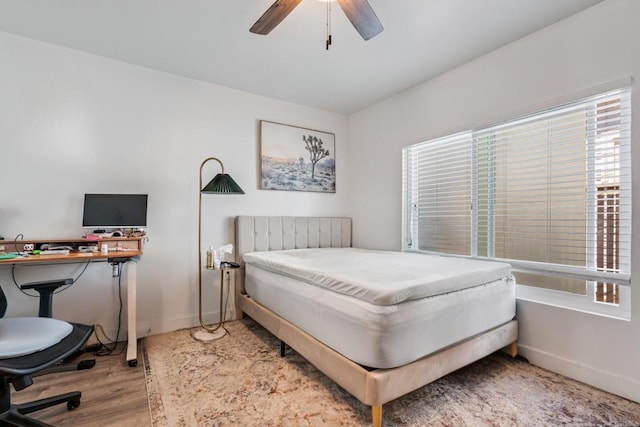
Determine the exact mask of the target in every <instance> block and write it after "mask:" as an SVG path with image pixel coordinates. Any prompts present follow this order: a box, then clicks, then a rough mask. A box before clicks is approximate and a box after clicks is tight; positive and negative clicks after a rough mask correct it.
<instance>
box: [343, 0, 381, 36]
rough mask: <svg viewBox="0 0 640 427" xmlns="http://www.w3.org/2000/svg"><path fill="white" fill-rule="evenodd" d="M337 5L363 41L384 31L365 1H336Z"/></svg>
mask: <svg viewBox="0 0 640 427" xmlns="http://www.w3.org/2000/svg"><path fill="white" fill-rule="evenodd" d="M338 4H340V7H341V8H342V10H343V11H344V13H345V15H347V18H349V21H351V23H352V24H353V26H354V27H355V28H356V30H357V31H358V32H359V33H360V35H361V36H362V38H363V39H365V40H369V39H370V38H372V37H375V36H377V35H378V34H380V33H381V32H382V30H384V28H383V27H382V24H381V23H380V20H379V19H378V16H377V15H376V13H375V12H374V11H373V8H372V7H371V5H370V4H369V2H368V1H367V0H338Z"/></svg>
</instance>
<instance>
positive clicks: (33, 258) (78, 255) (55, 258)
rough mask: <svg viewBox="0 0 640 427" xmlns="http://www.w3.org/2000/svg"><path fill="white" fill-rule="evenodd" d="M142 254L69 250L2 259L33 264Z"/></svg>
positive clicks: (134, 252)
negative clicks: (66, 251)
mask: <svg viewBox="0 0 640 427" xmlns="http://www.w3.org/2000/svg"><path fill="white" fill-rule="evenodd" d="M140 255H142V251H137V250H124V251H110V252H109V254H103V253H100V252H69V253H68V254H52V255H28V256H20V255H18V256H17V257H15V258H10V259H3V260H0V265H3V264H31V263H41V264H42V263H47V262H86V261H102V260H105V261H106V260H107V259H108V258H133V257H137V256H140Z"/></svg>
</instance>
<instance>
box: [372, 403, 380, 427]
mask: <svg viewBox="0 0 640 427" xmlns="http://www.w3.org/2000/svg"><path fill="white" fill-rule="evenodd" d="M371 420H372V425H373V427H382V405H374V406H372V407H371Z"/></svg>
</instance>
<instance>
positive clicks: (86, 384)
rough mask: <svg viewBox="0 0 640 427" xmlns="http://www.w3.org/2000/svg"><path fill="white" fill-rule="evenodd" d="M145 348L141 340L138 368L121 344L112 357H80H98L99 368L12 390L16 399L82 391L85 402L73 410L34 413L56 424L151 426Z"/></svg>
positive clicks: (89, 356)
mask: <svg viewBox="0 0 640 427" xmlns="http://www.w3.org/2000/svg"><path fill="white" fill-rule="evenodd" d="M141 347H142V345H141V342H139V344H138V365H137V366H136V367H129V366H128V364H127V362H126V360H125V354H124V352H122V353H120V350H121V348H120V347H118V348H117V349H116V350H115V351H114V352H113V353H112V354H111V355H109V356H98V357H96V356H94V355H92V354H91V353H85V354H83V355H82V356H81V357H80V358H79V359H78V360H83V359H96V366H95V367H93V368H92V369H87V370H82V371H71V372H61V373H53V374H47V375H42V376H38V377H34V378H33V385H32V386H31V387H28V388H26V389H24V390H22V391H20V392H15V391H14V392H13V393H12V396H11V399H12V402H13V403H19V402H27V401H31V400H36V399H41V398H44V397H49V396H54V395H56V394H61V393H66V392H69V391H75V390H79V391H81V392H82V400H81V404H80V406H79V407H78V408H76V409H74V410H73V411H69V410H67V407H66V405H58V406H57V407H54V408H49V409H44V410H42V411H38V412H34V413H33V414H31V416H32V417H34V418H37V419H38V420H40V421H44V422H46V423H50V424H53V425H56V426H97V427H102V426H118V427H128V426H131V427H133V426H135V427H149V426H151V419H150V415H149V404H148V401H147V389H146V382H145V377H144V363H143V360H142V352H141ZM116 353H120V354H116ZM12 390H13V388H12Z"/></svg>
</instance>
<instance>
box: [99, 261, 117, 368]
mask: <svg viewBox="0 0 640 427" xmlns="http://www.w3.org/2000/svg"><path fill="white" fill-rule="evenodd" d="M112 265H117V269H118V301H119V302H120V307H119V308H118V328H117V330H116V339H115V340H114V339H111V338H109V336H108V335H107V334H106V333H105V331H104V329H103V328H102V326H101V325H95V328H99V329H100V330H101V331H102V334H103V335H104V336H105V338H106V339H107V340H109V341H111V342H110V343H108V344H113V347H109V346H108V345H107V344H105V343H103V342H102V341H101V340H100V338H99V337H98V333H97V329H96V339H97V340H98V343H99V344H100V348H99V349H98V350H96V351H94V352H93V355H94V356H107V355H109V354H112V353H113V351H114V350H115V349H116V348H117V347H118V338H119V337H120V327H121V326H122V306H123V304H122V263H121V262H114V263H112ZM122 352H124V346H123V347H122V348H121V349H120V351H119V352H118V353H115V355H119V354H122Z"/></svg>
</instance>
